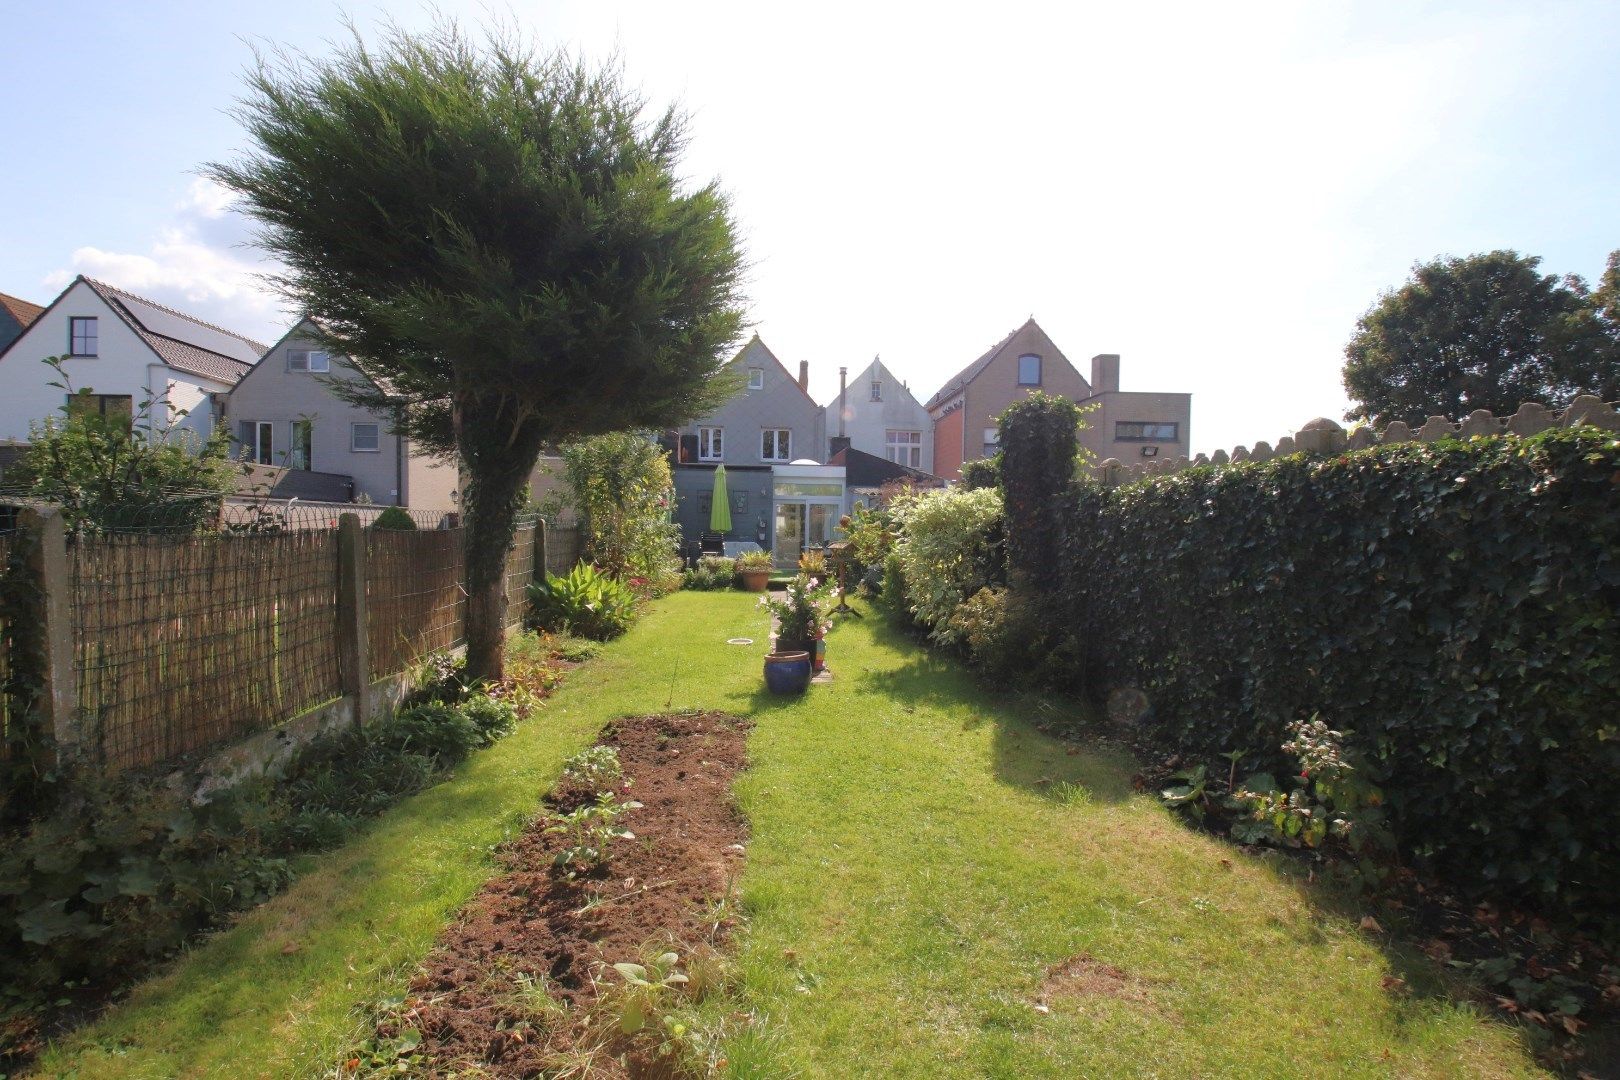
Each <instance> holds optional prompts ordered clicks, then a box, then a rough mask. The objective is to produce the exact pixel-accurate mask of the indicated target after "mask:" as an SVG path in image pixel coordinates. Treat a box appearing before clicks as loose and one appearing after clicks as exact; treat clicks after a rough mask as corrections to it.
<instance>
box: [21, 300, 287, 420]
mask: <svg viewBox="0 0 1620 1080" xmlns="http://www.w3.org/2000/svg"><path fill="white" fill-rule="evenodd" d="M264 351H265V350H264V346H263V345H261V344H260V343H258V342H256V341H254V340H252V339H251V338H247V337H243V336H242V335H241V334H237V333H233V332H232V331H230V330H226V329H223V328H222V327H218V326H214V325H213V324H212V323H206V322H203V321H202V320H201V319H197V318H194V317H192V316H190V315H187V314H185V313H184V312H180V311H176V310H174V309H173V308H170V307H165V306H164V305H162V304H159V303H157V302H156V301H153V300H147V299H145V298H144V297H139V296H136V295H135V294H133V293H129V292H125V291H124V290H123V289H120V288H117V287H115V286H112V285H108V284H106V283H105V282H101V281H95V280H92V279H91V278H87V277H84V276H82V275H81V276H79V277H76V278H74V279H73V282H72V284H70V285H68V287H67V288H65V289H63V290H62V292H61V294H60V295H59V296H57V298H56V299H55V300H53V301H51V303H50V304H49V305H47V306H46V308H45V310H44V311H43V312H42V313H41V314H40V315H39V316H38V317H37V318H35V319H34V320H33V322H31V323H30V324H29V325H28V327H27V328H26V329H24V330H23V331H22V332H21V333H20V334H18V336H17V337H16V338H15V339H14V340H13V341H12V342H11V344H10V345H8V346H6V348H5V350H4V351H3V352H0V440H10V441H15V442H26V441H27V440H28V437H29V429H30V426H31V425H33V424H36V423H38V422H40V421H42V420H46V419H48V418H54V417H58V416H60V415H61V410H62V406H63V405H64V404H66V395H65V394H64V392H63V391H62V390H61V389H60V388H59V387H55V386H52V385H50V384H51V383H52V382H55V381H57V376H56V373H55V372H53V371H51V369H50V368H48V367H46V366H45V365H44V363H42V361H44V360H45V359H46V358H48V357H53V356H65V357H66V358H67V359H65V360H64V361H63V363H62V366H63V370H64V371H65V372H66V373H67V376H68V379H69V381H70V382H71V384H72V386H73V389H74V390H75V391H76V392H78V393H77V394H76V400H78V401H81V402H82V403H83V404H82V405H80V406H79V407H84V408H95V409H97V410H98V411H100V412H103V413H124V414H126V415H131V416H133V415H134V414H135V413H136V412H138V411H139V409H140V405H141V403H142V402H143V401H150V402H152V403H153V404H152V406H151V410H150V415H149V417H148V423H149V425H150V426H151V427H153V428H157V429H159V430H162V429H175V430H176V431H180V432H185V431H190V432H192V433H194V434H195V435H196V436H197V437H198V438H199V439H200V438H202V437H206V436H207V434H208V433H209V432H210V431H212V430H213V427H214V424H215V423H216V421H217V419H218V415H217V410H216V405H215V403H216V400H217V399H218V397H219V396H221V395H223V394H225V393H227V392H228V391H229V390H230V389H231V387H233V386H235V385H236V383H237V381H238V380H240V379H241V378H242V376H243V375H245V374H246V373H247V372H248V371H249V370H251V369H252V367H253V364H254V362H255V361H256V360H258V358H259V356H260V355H262V354H263V353H264ZM79 395H82V397H80V396H79Z"/></svg>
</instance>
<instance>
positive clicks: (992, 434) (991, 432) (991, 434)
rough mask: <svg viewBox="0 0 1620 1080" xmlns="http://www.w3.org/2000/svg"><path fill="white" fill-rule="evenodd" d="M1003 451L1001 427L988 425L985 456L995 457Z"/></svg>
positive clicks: (985, 434) (985, 433)
mask: <svg viewBox="0 0 1620 1080" xmlns="http://www.w3.org/2000/svg"><path fill="white" fill-rule="evenodd" d="M1000 452H1001V429H1000V428H993V427H987V428H985V429H984V456H985V457H995V456H996V455H997V454H999V453H1000Z"/></svg>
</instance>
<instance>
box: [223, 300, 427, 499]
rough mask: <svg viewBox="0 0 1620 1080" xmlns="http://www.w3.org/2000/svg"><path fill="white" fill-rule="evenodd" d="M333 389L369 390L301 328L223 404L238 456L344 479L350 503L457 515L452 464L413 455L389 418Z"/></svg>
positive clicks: (313, 333) (308, 328) (312, 330)
mask: <svg viewBox="0 0 1620 1080" xmlns="http://www.w3.org/2000/svg"><path fill="white" fill-rule="evenodd" d="M335 382H336V383H344V382H356V383H366V384H370V380H369V379H367V377H366V376H365V375H364V374H363V373H362V372H361V371H360V370H359V369H358V368H356V367H355V366H354V365H353V364H352V363H350V362H349V360H348V358H347V357H344V356H339V355H335V354H333V353H330V352H328V351H327V349H326V347H325V345H324V344H323V343H322V339H321V335H320V331H319V328H318V327H316V326H315V324H314V323H313V322H311V321H310V320H309V319H307V318H306V319H303V320H300V321H299V323H298V324H297V325H296V326H294V327H293V328H292V329H291V330H289V331H288V332H287V333H286V335H284V336H283V337H282V339H281V340H280V341H278V342H277V343H276V344H275V345H274V346H272V347H271V348H269V349H268V350H266V351H265V353H264V355H263V357H262V358H261V359H260V360H259V362H258V363H257V364H255V365H254V367H253V369H252V370H251V371H249V372H248V373H247V374H246V375H244V376H243V377H242V379H241V380H240V381H239V382H238V383H237V384H236V386H235V387H234V388H233V389H232V390H231V392H230V394H229V395H228V396H227V397H226V398H225V400H224V408H223V417H222V420H223V422H224V423H225V424H226V426H227V428H228V430H229V431H230V433H231V437H232V438H233V439H234V440H235V442H236V451H237V456H238V457H240V458H242V459H243V460H246V461H249V462H253V463H255V464H257V465H263V466H272V467H277V468H282V469H286V470H288V472H289V473H290V474H299V473H311V474H316V475H317V476H324V477H337V478H342V479H347V480H348V481H349V484H350V488H351V492H350V498H352V499H355V500H359V501H365V502H371V503H375V504H377V505H379V506H409V507H410V508H411V509H413V510H428V511H434V512H438V513H450V512H452V511H454V510H455V509H456V501H457V493H458V489H459V483H458V476H459V474H458V472H457V469H456V467H455V464H454V463H453V462H446V461H442V460H439V459H437V458H434V457H431V456H429V455H426V454H423V453H421V452H419V451H417V450H416V449H415V448H414V447H413V446H412V445H411V441H410V440H409V439H408V438H406V437H405V436H402V435H396V434H393V433H392V432H390V431H389V423H388V418H387V417H385V416H381V415H379V414H377V413H375V412H371V411H370V410H367V409H363V408H361V407H359V406H357V405H352V404H350V403H349V402H347V401H344V400H343V399H342V398H340V397H339V396H338V395H337V394H335V393H334V392H333V391H332V384H333V383H335ZM296 478H300V477H296V476H295V479H296ZM302 479H307V480H313V479H314V477H307V478H302Z"/></svg>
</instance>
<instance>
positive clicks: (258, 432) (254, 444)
mask: <svg viewBox="0 0 1620 1080" xmlns="http://www.w3.org/2000/svg"><path fill="white" fill-rule="evenodd" d="M238 438H240V439H241V440H242V445H243V446H244V447H246V448H247V452H246V455H245V456H246V457H247V460H249V461H252V462H256V463H257V464H260V465H274V464H275V463H276V460H275V441H274V440H275V425H274V424H272V423H271V422H270V421H268V420H244V421H242V430H241V433H240V435H239V436H238Z"/></svg>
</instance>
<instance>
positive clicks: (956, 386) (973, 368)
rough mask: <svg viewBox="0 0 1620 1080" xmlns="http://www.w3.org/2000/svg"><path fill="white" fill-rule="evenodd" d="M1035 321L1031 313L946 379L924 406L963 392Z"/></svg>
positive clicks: (934, 405) (931, 407)
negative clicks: (983, 352)
mask: <svg viewBox="0 0 1620 1080" xmlns="http://www.w3.org/2000/svg"><path fill="white" fill-rule="evenodd" d="M1034 322H1035V317H1034V316H1033V315H1031V316H1030V317H1029V319H1028V321H1026V322H1025V323H1024V325H1023V326H1020V327H1018V328H1017V329H1015V330H1013V331H1012V332H1011V333H1009V334H1008V335H1007V336H1006V337H1004V338H1002V339H1001V340H1000V341H998V342H996V343H995V344H994V345H992V346H990V351H989V352H987V353H985V354H984V355H983V356H981V357H979V358H978V359H977V360H975V361H973V363H971V364H969V365H968V366H967V367H965V368H963V369H962V370H961V371H958V372H957V373H956V374H955V375H954V376H952V377H951V378H950V379H947V380H946V381H945V385H944V386H942V387H940V389H939V393H937V394H935V395H934V396H933V397H931V398H929V399H928V403H927V404H926V405H924V406H923V408H925V409H928V410H930V411H932V410H933V409H934V408H935V407H936V406H938V405H942V404H944V403H945V402H946V401H949V400H950V399H951V398H953V397H955V396H956V395H957V394H959V393H961V392H962V389H963V388H964V387H965V386H967V384H968V383H970V382H972V381H973V380H974V379H977V378H978V377H979V372H981V371H983V370H984V369H985V368H987V367H989V366H990V363H991V361H993V360H994V359H995V358H996V357H998V356H1000V355H1001V350H1003V349H1005V348H1006V347H1007V344H1008V343H1009V342H1011V341H1012V339H1013V338H1015V337H1017V336H1018V331H1019V330H1022V329H1023V328H1024V326H1029V325H1031V324H1032V323H1034Z"/></svg>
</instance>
